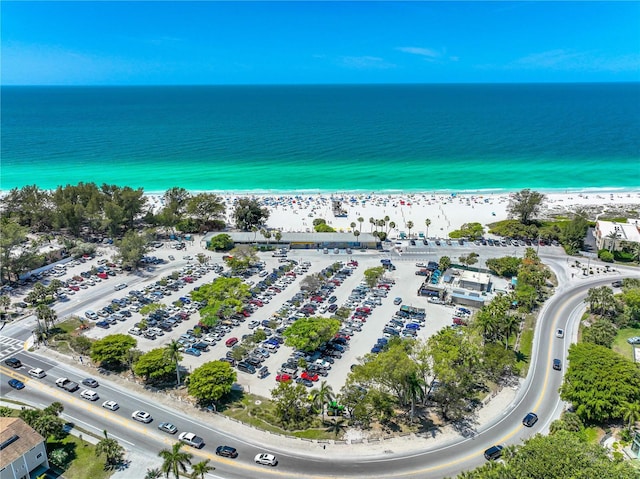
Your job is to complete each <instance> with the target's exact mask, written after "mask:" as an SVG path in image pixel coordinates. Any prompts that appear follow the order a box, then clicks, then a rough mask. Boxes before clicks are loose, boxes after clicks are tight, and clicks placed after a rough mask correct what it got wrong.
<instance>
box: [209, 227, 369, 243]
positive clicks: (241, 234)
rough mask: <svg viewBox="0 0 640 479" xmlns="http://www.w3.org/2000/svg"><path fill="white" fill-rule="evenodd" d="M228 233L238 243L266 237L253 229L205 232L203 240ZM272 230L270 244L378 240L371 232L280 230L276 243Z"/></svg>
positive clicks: (263, 240)
mask: <svg viewBox="0 0 640 479" xmlns="http://www.w3.org/2000/svg"><path fill="white" fill-rule="evenodd" d="M223 233H224V234H228V235H229V236H230V237H231V239H233V241H236V242H238V243H253V242H258V243H266V241H267V240H266V239H265V237H264V236H262V235H261V234H260V232H257V233H254V232H253V231H223V232H215V233H207V234H206V235H205V236H204V238H203V239H204V240H205V241H210V240H211V238H213V237H214V236H217V235H219V234H223ZM274 234H275V233H274V232H273V231H272V232H271V238H269V243H271V244H272V245H274V246H275V245H277V244H282V243H285V244H288V243H358V242H359V243H378V242H380V238H378V237H377V236H374V235H372V234H371V233H360V236H358V237H357V238H356V237H355V236H354V235H353V233H340V232H336V233H316V232H312V233H288V232H281V233H280V234H281V235H282V238H281V239H280V241H279V242H278V243H276V240H275V238H274V237H273V236H274Z"/></svg>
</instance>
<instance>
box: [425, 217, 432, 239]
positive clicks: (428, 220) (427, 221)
mask: <svg viewBox="0 0 640 479" xmlns="http://www.w3.org/2000/svg"><path fill="white" fill-rule="evenodd" d="M424 225H425V226H426V227H427V232H426V233H425V237H427V238H428V237H429V226H431V220H430V219H429V218H427V219H426V220H424Z"/></svg>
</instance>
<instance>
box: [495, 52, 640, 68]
mask: <svg viewBox="0 0 640 479" xmlns="http://www.w3.org/2000/svg"><path fill="white" fill-rule="evenodd" d="M504 68H505V69H509V70H517V69H524V70H557V71H584V72H628V71H637V70H639V69H640V55H637V54H631V55H620V56H614V57H607V56H604V55H602V54H601V53H599V52H594V51H585V52H580V51H573V50H564V49H556V50H548V51H546V52H539V53H532V54H530V55H526V56H524V57H521V58H518V59H516V60H514V61H512V62H510V63H508V64H506V65H505V67H504Z"/></svg>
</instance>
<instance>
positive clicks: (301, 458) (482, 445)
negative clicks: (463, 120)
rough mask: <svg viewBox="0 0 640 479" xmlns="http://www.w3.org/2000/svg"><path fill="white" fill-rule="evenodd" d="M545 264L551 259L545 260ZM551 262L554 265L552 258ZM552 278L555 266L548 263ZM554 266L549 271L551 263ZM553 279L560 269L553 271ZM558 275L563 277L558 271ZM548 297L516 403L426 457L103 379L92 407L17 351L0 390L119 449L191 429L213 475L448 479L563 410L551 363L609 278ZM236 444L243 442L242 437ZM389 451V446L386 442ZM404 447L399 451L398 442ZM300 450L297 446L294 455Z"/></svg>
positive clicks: (35, 359)
mask: <svg viewBox="0 0 640 479" xmlns="http://www.w3.org/2000/svg"><path fill="white" fill-rule="evenodd" d="M552 263H553V261H552ZM558 263H560V261H559V260H558ZM551 266H552V268H553V269H554V270H555V269H556V268H555V267H554V265H553V264H552V265H551ZM555 266H557V265H555ZM557 273H559V271H558V272H557ZM564 274H566V273H564ZM559 279H560V282H561V284H562V286H561V287H560V288H558V290H557V292H556V294H555V295H554V296H553V297H552V298H551V299H550V300H549V301H547V303H546V305H545V306H544V308H543V311H542V312H541V314H540V319H539V321H538V323H537V328H536V332H535V341H534V347H533V352H532V358H531V362H530V370H529V374H528V376H527V379H526V381H525V382H524V384H523V386H522V387H521V389H520V391H519V394H518V396H517V398H516V400H515V401H514V402H513V403H512V404H511V405H510V406H509V407H508V408H507V409H506V410H505V411H504V413H503V414H502V416H500V417H496V418H495V419H494V420H493V421H492V422H491V423H489V424H487V425H485V426H483V427H482V428H481V429H480V430H478V431H476V433H475V435H473V436H472V437H469V438H460V439H456V440H455V441H452V442H450V443H444V444H443V443H440V444H438V443H435V444H434V446H432V447H431V448H430V449H423V450H419V447H420V445H421V444H420V442H421V440H420V439H415V440H414V441H411V443H410V444H412V447H413V448H414V449H413V450H406V451H404V452H403V451H394V452H391V451H388V453H386V454H383V455H381V454H372V452H371V451H369V452H368V451H367V446H366V445H351V446H344V445H329V446H328V449H327V450H324V449H322V448H320V447H319V446H318V445H317V444H314V447H313V448H311V447H308V446H307V447H304V446H305V445H308V443H303V442H301V441H296V440H292V439H282V438H280V437H279V436H272V435H269V434H267V433H263V432H260V431H254V430H251V433H250V434H243V433H242V432H241V433H238V432H237V430H235V429H234V428H233V427H230V428H228V430H227V426H228V425H229V424H231V423H230V422H227V421H224V420H222V419H220V418H216V417H213V416H212V417H211V420H210V421H207V422H208V423H209V425H205V424H203V423H202V421H201V420H198V419H197V418H194V417H190V416H189V415H187V414H184V413H181V412H180V411H177V410H173V409H171V408H167V407H164V406H162V405H159V404H158V403H157V402H154V399H153V397H152V395H151V394H149V395H147V394H145V395H139V394H136V393H132V392H129V391H126V390H123V388H122V386H120V385H117V384H114V383H110V382H109V380H108V378H106V377H100V378H99V380H100V382H101V385H100V387H99V388H97V390H96V391H97V392H98V393H99V394H100V400H99V401H97V402H96V403H90V402H89V401H86V400H84V399H81V398H80V395H79V392H80V391H81V390H82V388H81V389H80V390H78V391H77V392H75V393H73V394H71V393H67V392H66V391H63V390H61V389H59V388H56V387H55V383H54V382H55V379H56V378H58V377H62V376H67V377H70V378H71V379H73V380H76V381H78V382H79V381H80V380H81V379H82V378H83V377H85V373H83V372H82V371H79V370H76V369H74V368H73V367H70V366H67V365H62V364H56V363H55V362H54V361H52V360H50V359H48V358H44V357H41V356H40V355H38V354H31V353H27V352H25V351H22V352H20V353H17V354H16V356H17V357H18V358H19V359H20V360H21V361H22V362H23V363H24V364H25V366H23V368H21V369H19V370H11V369H10V368H7V367H5V366H4V364H3V365H2V366H1V367H0V369H1V370H2V373H3V376H5V379H6V376H11V377H18V378H20V379H21V380H23V381H24V382H26V383H27V387H26V388H25V389H24V390H22V391H14V390H12V389H10V388H9V387H8V385H7V382H6V380H3V381H2V384H1V386H0V392H1V393H2V396H3V397H11V398H14V399H17V400H25V399H26V402H29V403H32V404H34V405H38V406H46V405H48V404H49V403H51V401H53V400H56V401H60V402H62V403H63V404H64V405H65V414H64V416H65V419H67V420H69V421H70V422H73V423H74V424H77V425H78V426H81V427H83V428H85V429H88V430H92V431H94V432H97V433H101V431H102V429H107V430H108V431H109V432H110V434H111V435H113V436H114V437H116V438H117V439H118V440H120V441H121V442H122V443H123V445H124V446H125V447H126V448H127V449H130V448H131V449H137V450H142V451H146V454H150V455H152V456H154V457H155V456H156V454H157V451H158V450H159V449H161V448H163V447H168V446H170V445H171V444H172V443H173V442H174V441H175V440H177V438H176V437H172V436H169V435H167V434H164V433H161V432H159V431H158V430H157V425H158V424H159V423H160V422H163V421H168V422H172V423H173V424H175V425H176V426H177V427H178V429H179V430H180V431H193V432H196V433H197V434H198V435H201V436H202V437H203V438H204V439H205V442H206V446H205V447H204V449H202V450H201V451H192V452H194V454H195V455H196V457H195V460H196V461H198V460H201V459H199V458H198V457H199V456H202V457H203V458H204V457H206V458H210V459H212V462H213V463H214V464H215V467H216V471H215V473H214V474H212V476H213V477H224V478H234V479H235V478H243V477H244V478H246V477H248V475H250V474H256V473H257V474H260V476H262V477H265V476H272V477H282V478H294V477H300V474H303V475H304V477H305V478H318V479H320V478H328V477H332V478H337V477H370V478H375V477H380V478H383V477H385V478H403V477H406V478H426V477H428V478H442V477H446V476H455V475H457V474H458V473H459V472H460V471H462V470H466V469H470V468H473V467H476V466H478V465H480V464H482V463H483V462H484V458H483V456H482V452H483V451H484V450H485V449H486V448H487V447H489V446H491V445H493V444H517V443H520V442H521V441H522V440H524V439H526V438H527V437H530V436H531V435H533V434H535V433H537V432H546V431H547V430H548V426H549V424H550V422H551V421H552V420H553V419H555V418H557V417H558V416H559V415H560V413H561V411H562V409H563V408H564V404H563V403H562V401H560V399H559V396H558V393H557V391H558V388H559V387H560V385H561V383H562V372H558V371H554V370H553V369H552V368H551V362H552V360H553V359H554V358H559V359H561V360H562V362H563V370H564V369H565V367H566V361H565V358H566V352H567V349H568V347H569V344H570V343H571V342H572V338H574V337H575V336H576V335H577V327H578V324H579V319H580V317H581V315H582V312H583V311H584V308H585V304H584V302H583V300H584V297H585V296H586V293H587V291H588V289H589V288H592V287H595V286H601V285H610V284H611V277H609V278H605V279H594V280H592V279H589V280H586V281H585V282H583V283H580V284H578V285H572V286H566V285H565V284H563V281H562V279H561V278H559ZM27 326H28V323H26V324H23V325H20V324H16V325H13V326H10V327H7V328H6V329H7V331H3V333H4V334H5V335H6V334H9V335H10V336H12V337H14V338H19V339H21V340H24V339H25V338H26V337H28V336H29V335H30V334H31V333H30V331H31V329H30V328H28V327H27ZM557 328H563V329H564V330H565V336H564V338H562V339H560V338H556V336H555V334H554V333H555V330H556V329H557ZM31 367H41V368H43V369H45V371H47V374H48V375H47V377H46V378H44V379H41V380H38V379H33V378H27V377H26V376H25V375H26V371H27V369H28V368H31ZM107 399H114V400H116V401H117V402H118V403H119V404H120V406H121V407H120V409H119V410H118V411H116V412H111V411H107V410H105V409H103V408H101V407H100V404H101V403H102V401H104V400H107ZM135 409H143V410H145V411H148V412H150V413H151V414H152V416H153V417H154V421H153V422H152V423H151V424H141V423H137V422H135V421H133V420H132V419H131V418H130V414H131V412H132V411H133V410H135ZM529 411H534V412H536V413H537V414H538V416H539V417H540V421H539V422H538V423H537V424H536V425H535V426H534V427H533V428H526V427H524V426H523V425H522V423H521V420H522V418H523V417H524V416H525V415H526V414H527V413H528V412H529ZM243 428H244V427H243V426H241V427H240V428H239V430H240V431H242V430H243ZM243 436H244V437H243ZM220 444H228V445H232V446H234V447H237V448H238V451H239V453H240V456H239V457H238V459H235V460H234V459H226V458H218V457H217V456H215V454H214V451H215V447H216V446H217V445H220ZM389 444H390V447H393V446H392V445H391V444H392V443H391V442H390V443H389ZM403 444H407V443H406V442H405V443H403ZM301 445H302V447H301ZM264 451H268V452H272V453H274V454H276V455H277V456H278V458H279V460H280V464H279V465H278V467H277V468H269V467H266V466H258V465H256V464H254V463H253V460H252V459H253V456H254V455H255V454H257V453H258V452H264Z"/></svg>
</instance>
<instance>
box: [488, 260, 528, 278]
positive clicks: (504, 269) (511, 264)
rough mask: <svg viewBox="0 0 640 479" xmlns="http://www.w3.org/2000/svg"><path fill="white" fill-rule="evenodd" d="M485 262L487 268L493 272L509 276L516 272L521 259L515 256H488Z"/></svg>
mask: <svg viewBox="0 0 640 479" xmlns="http://www.w3.org/2000/svg"><path fill="white" fill-rule="evenodd" d="M485 263H486V265H487V268H489V269H490V270H491V271H492V272H493V273H494V274H496V275H498V276H504V277H507V278H511V277H512V276H515V275H517V274H518V269H519V268H520V265H521V264H522V260H521V259H520V258H516V257H515V256H504V257H502V258H489V259H487V261H486V262H485Z"/></svg>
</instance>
